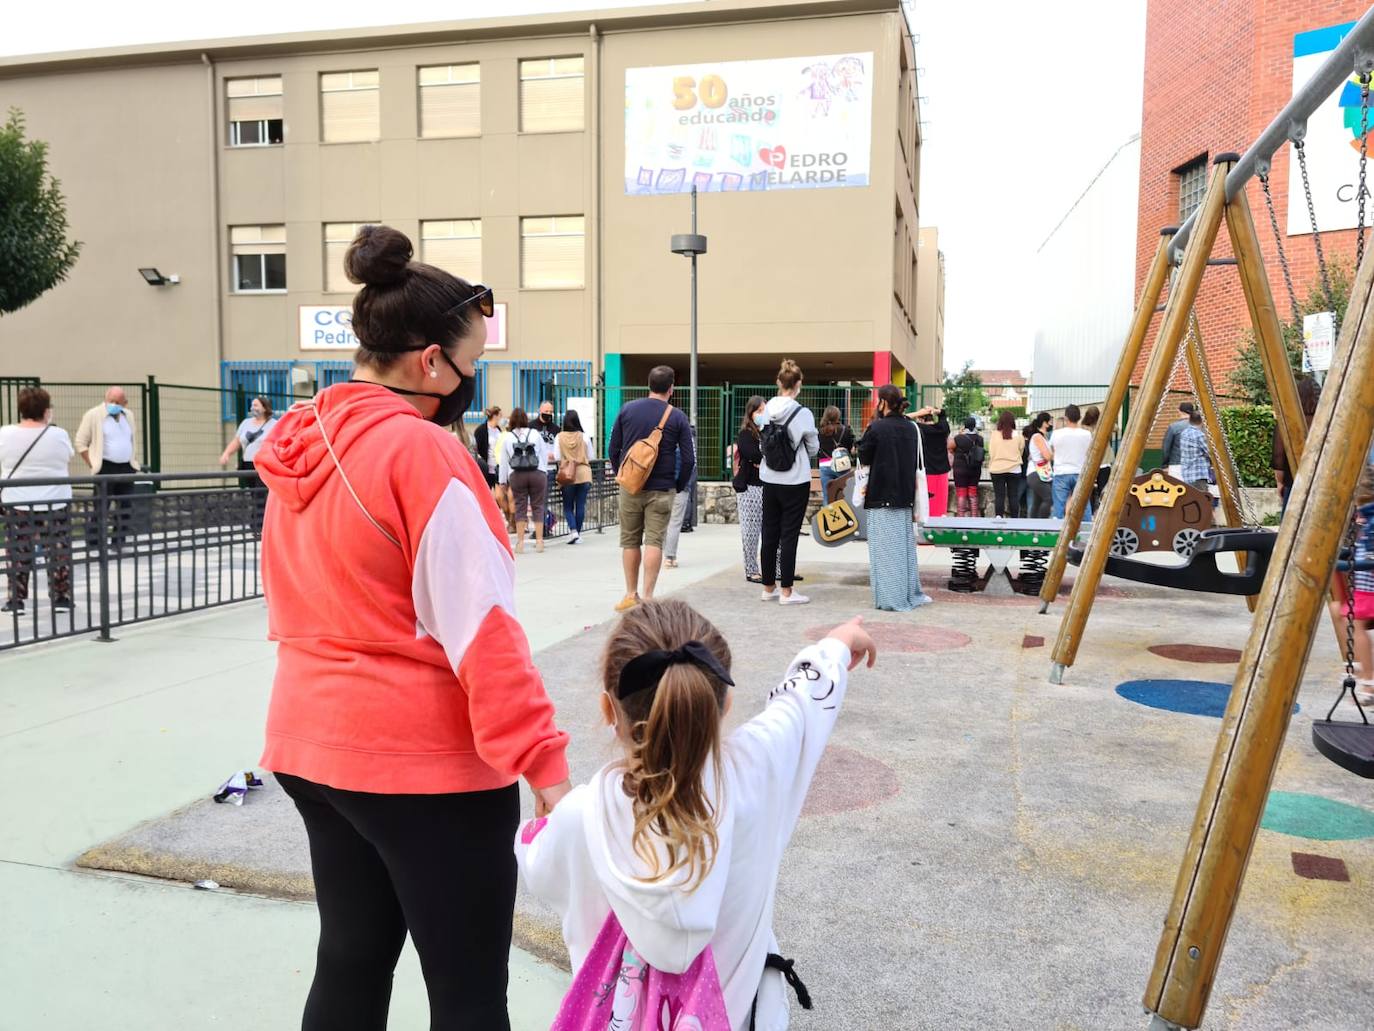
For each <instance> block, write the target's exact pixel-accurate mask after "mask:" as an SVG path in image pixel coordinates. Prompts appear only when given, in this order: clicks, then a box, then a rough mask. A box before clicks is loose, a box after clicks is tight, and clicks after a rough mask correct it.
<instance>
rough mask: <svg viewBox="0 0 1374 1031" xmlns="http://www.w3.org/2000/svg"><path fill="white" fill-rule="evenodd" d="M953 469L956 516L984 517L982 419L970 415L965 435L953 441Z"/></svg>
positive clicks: (956, 437)
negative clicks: (980, 491)
mask: <svg viewBox="0 0 1374 1031" xmlns="http://www.w3.org/2000/svg"><path fill="white" fill-rule="evenodd" d="M949 453H950V466H951V467H952V468H953V470H954V499H955V501H954V504H955V514H956V515H961V516H979V515H982V514H983V513H982V511H981V506H980V505H979V504H978V481H979V480H981V479H982V478H983V459H984V458H986V457H987V453H986V451H985V449H984V447H983V435H982V434H981V433H979V432H978V420H977V419H975V418H974V417H973V416H971V415H970V416H969V417H968V418H966V419H965V420H964V432H963V433H960V434H958V435H956V436H955V437H953V438H952V439H951V440H950V442H949Z"/></svg>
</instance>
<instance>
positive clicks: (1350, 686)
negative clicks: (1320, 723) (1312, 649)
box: [1326, 512, 1369, 726]
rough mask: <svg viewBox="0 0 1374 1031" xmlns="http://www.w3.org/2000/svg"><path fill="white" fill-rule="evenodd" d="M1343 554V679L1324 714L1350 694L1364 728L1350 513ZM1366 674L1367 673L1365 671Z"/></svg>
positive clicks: (1334, 709)
mask: <svg viewBox="0 0 1374 1031" xmlns="http://www.w3.org/2000/svg"><path fill="white" fill-rule="evenodd" d="M1345 554H1346V555H1347V556H1349V559H1350V563H1349V568H1348V569H1347V570H1346V571H1345V572H1344V573H1343V574H1340V576H1341V583H1342V584H1343V585H1344V587H1345V606H1344V608H1345V679H1344V680H1343V681H1342V682H1341V696H1340V698H1337V699H1336V705H1333V706H1331V711H1330V712H1328V713H1327V714H1326V718H1327V719H1328V720H1330V719H1331V717H1332V716H1333V715H1334V714H1335V712H1336V706H1337V705H1340V704H1341V701H1342V700H1343V699H1344V698H1345V693H1346V692H1347V691H1349V692H1350V700H1351V701H1352V702H1354V703H1355V708H1356V709H1358V710H1359V712H1360V719H1361V720H1362V721H1363V722H1364V724H1365V725H1366V726H1368V725H1369V717H1368V716H1366V715H1365V712H1364V706H1363V705H1361V704H1360V696H1359V695H1358V694H1357V693H1356V691H1355V686H1356V684H1355V516H1354V513H1353V512H1352V513H1351V516H1350V520H1349V525H1348V526H1347V527H1346V531H1345ZM1366 672H1368V671H1367V670H1366Z"/></svg>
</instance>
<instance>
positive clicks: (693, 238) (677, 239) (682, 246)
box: [668, 186, 706, 435]
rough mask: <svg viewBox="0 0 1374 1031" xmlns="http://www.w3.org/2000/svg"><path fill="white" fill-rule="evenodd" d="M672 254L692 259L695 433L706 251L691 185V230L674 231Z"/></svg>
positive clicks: (670, 246) (692, 419) (691, 393)
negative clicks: (701, 268)
mask: <svg viewBox="0 0 1374 1031" xmlns="http://www.w3.org/2000/svg"><path fill="white" fill-rule="evenodd" d="M668 246H669V248H670V249H671V250H672V252H673V253H674V254H682V255H685V256H687V257H689V258H691V259H692V359H691V379H690V387H689V391H690V395H691V407H690V411H689V413H688V418H689V419H690V420H691V423H692V432H693V434H694V435H695V433H696V428H697V255H698V254H705V253H706V237H705V236H703V235H702V234H700V233H698V232H697V188H696V187H695V186H693V187H692V231H691V232H690V233H675V234H673V238H672V239H671V240H670V241H669V242H668Z"/></svg>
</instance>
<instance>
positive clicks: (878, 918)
mask: <svg viewBox="0 0 1374 1031" xmlns="http://www.w3.org/2000/svg"><path fill="white" fill-rule="evenodd" d="M927 554H929V552H928V551H927V550H926V549H922V557H923V561H924V560H925V556H926V555H927ZM924 575H925V580H926V586H927V589H928V590H929V591H930V592H931V593H932V595H933V596H934V597H935V601H936V603H935V604H934V605H930V606H926V607H924V608H921V609H918V610H916V611H915V612H911V613H877V612H873V611H872V610H871V609H870V607H869V606H870V604H871V599H870V595H869V590H868V586H867V577H866V571H865V570H864V569H863V568H862V567H859V566H848V565H840V564H838V563H836V564H827V565H824V566H820V567H818V568H815V567H813V568H808V570H807V582H806V584H805V585H804V587H805V589H806V592H807V593H808V594H809V595H810V596H811V598H812V599H813V602H812V604H810V605H806V606H798V607H793V608H783V609H780V608H778V607H777V606H775V605H773V606H769V605H765V604H763V603H761V602H759V601H758V595H757V589H756V588H754V587H752V586H749V585H746V584H744V583H743V582H742V580H741V578H740V576H739V574H738V573H736V572H730V573H722V574H720V575H718V576H715V577H712V578H709V579H706V580H703V581H701V582H699V583H697V584H695V585H693V586H691V587H690V588H687V589H685V590H684V591H682V592H681V593H680V594H678V596H679V597H682V598H685V599H686V600H688V601H690V602H691V603H692V604H694V605H696V606H697V607H698V608H700V609H701V610H702V611H703V612H704V613H705V614H706V615H707V616H709V617H710V618H711V619H712V620H714V621H715V622H716V623H717V625H718V626H719V627H720V628H721V629H722V631H723V632H724V633H725V636H726V637H727V639H728V640H729V641H730V643H731V645H732V648H733V650H734V678H735V681H736V683H737V685H738V687H737V688H736V697H735V707H734V714H733V715H732V723H734V722H737V721H738V720H742V719H745V718H747V717H748V716H750V715H752V714H753V713H755V712H757V711H758V710H759V708H760V707H761V706H762V705H763V703H764V699H765V698H766V696H767V693H768V690H769V688H770V687H771V686H773V684H774V682H775V681H776V680H777V678H778V677H779V675H780V674H781V672H782V670H783V669H784V668H785V666H786V663H787V662H788V660H789V659H790V658H791V657H792V655H793V654H794V653H795V652H796V651H797V650H798V649H799V648H801V647H803V646H804V645H805V644H806V643H807V642H808V641H810V640H813V639H815V638H816V637H817V636H818V635H819V634H820V633H823V631H824V629H825V628H826V627H827V626H831V625H833V624H835V623H838V622H841V621H843V620H844V619H847V618H849V617H850V616H852V615H854V614H855V613H863V614H864V615H865V618H866V620H868V621H869V622H870V623H871V624H872V625H873V626H874V629H875V637H877V639H878V640H879V643H880V646H885V647H884V650H883V652H882V654H881V656H880V658H879V662H878V666H877V668H876V669H873V670H864V669H861V670H858V671H855V673H854V674H853V675H852V679H851V682H850V688H849V694H848V697H847V700H846V703H845V709H844V712H843V713H842V714H841V717H840V722H839V726H838V729H837V731H836V733H835V736H834V738H833V740H832V744H831V747H830V749H829V751H828V752H827V755H826V758H825V760H824V762H823V763H822V766H821V769H820V771H819V773H818V776H817V778H816V782H815V785H814V787H813V790H812V792H811V795H810V797H809V799H808V802H807V806H806V809H805V811H804V813H803V817H802V820H801V823H800V826H799V827H798V829H797V832H796V835H795V837H794V839H793V842H792V845H791V848H790V849H789V850H788V852H787V855H786V857H785V859H784V865H783V869H782V872H781V879H780V886H779V891H778V906H777V914H776V922H775V926H776V930H777V934H778V938H779V941H780V943H781V947H782V952H783V953H784V954H785V955H787V956H789V957H792V958H794V959H795V960H796V965H797V971H798V972H799V974H800V975H801V977H802V978H803V980H805V981H806V983H807V985H808V987H809V988H810V990H811V994H812V996H813V998H814V1000H815V1009H814V1010H813V1011H811V1012H809V1013H808V1012H803V1011H801V1010H799V1009H796V1008H795V1007H794V1010H793V1020H792V1026H793V1027H794V1028H798V1029H802V1031H872V1029H878V1028H893V1029H927V1028H929V1029H937V1028H938V1029H948V1028H959V1029H962V1028H969V1029H972V1028H979V1029H989V1028H999V1029H1000V1028H1007V1029H1012V1028H1017V1029H1020V1028H1028V1027H1041V1028H1054V1029H1083V1031H1089V1029H1092V1031H1097V1029H1104V1028H1105V1029H1117V1028H1141V1029H1143V1028H1144V1027H1145V1026H1146V1023H1147V1021H1146V1019H1145V1017H1144V1016H1143V1013H1142V1009H1141V1005H1140V997H1141V994H1142V991H1143V988H1144V985H1145V981H1146V978H1147V976H1148V974H1149V970H1150V967H1151V964H1152V962H1153V957H1154V951H1155V946H1156V943H1157V940H1158V934H1159V930H1160V927H1161V924H1162V921H1163V917H1164V914H1165V910H1166V909H1167V907H1168V904H1169V901H1170V898H1171V894H1172V889H1173V882H1174V878H1175V876H1176V873H1177V869H1178V862H1179V859H1180V856H1181V855H1182V852H1183V847H1184V843H1185V840H1186V837H1187V833H1188V829H1189V826H1190V824H1191V821H1192V819H1193V815H1194V810H1195V808H1196V805H1197V800H1198V792H1199V790H1200V789H1201V787H1202V783H1203V779H1204V776H1205V773H1206V769H1207V764H1208V762H1209V760H1210V757H1211V753H1212V749H1213V746H1214V744H1215V741H1216V734H1217V731H1218V729H1219V726H1220V724H1219V722H1218V721H1217V720H1216V719H1208V718H1200V717H1199V716H1198V715H1193V714H1190V713H1188V712H1180V711H1171V710H1170V709H1169V708H1155V707H1151V706H1149V705H1143V704H1138V703H1137V702H1136V701H1133V700H1131V699H1129V698H1126V697H1123V696H1122V695H1120V694H1118V693H1117V690H1116V688H1117V687H1118V686H1119V685H1122V684H1124V683H1126V682H1128V681H1142V680H1150V681H1193V680H1195V678H1198V677H1200V676H1201V677H1203V678H1205V680H1206V681H1208V682H1218V683H1222V684H1227V683H1229V681H1230V678H1231V675H1232V673H1233V670H1234V667H1232V666H1228V665H1224V664H1211V665H1208V666H1206V667H1199V666H1198V665H1197V664H1196V663H1194V662H1188V661H1183V660H1180V659H1174V658H1169V657H1166V656H1164V655H1159V654H1154V653H1152V652H1151V651H1150V649H1151V647H1152V646H1156V645H1161V644H1171V643H1178V642H1187V643H1188V644H1190V645H1197V646H1202V647H1204V648H1239V647H1241V646H1242V644H1243V643H1244V639H1245V636H1246V634H1247V632H1248V628H1249V623H1250V617H1249V615H1248V613H1247V612H1246V609H1245V606H1244V603H1243V602H1242V600H1241V599H1238V598H1216V597H1211V596H1205V595H1185V594H1179V593H1173V592H1165V591H1161V590H1155V589H1150V588H1141V587H1138V586H1136V585H1124V584H1122V583H1121V582H1120V581H1114V582H1112V584H1111V586H1112V590H1111V592H1109V594H1107V596H1104V597H1102V598H1100V599H1099V601H1098V603H1097V604H1096V605H1095V607H1094V609H1093V612H1092V617H1091V619H1090V620H1089V623H1088V627H1087V633H1086V637H1085V639H1084V643H1083V646H1082V648H1081V650H1080V653H1079V658H1078V662H1077V664H1076V665H1075V666H1074V667H1073V668H1071V669H1070V670H1069V672H1068V675H1067V678H1066V683H1065V684H1064V686H1060V687H1056V686H1053V685H1051V684H1049V683H1048V681H1047V674H1048V671H1049V665H1050V650H1051V646H1052V645H1053V642H1054V637H1055V634H1056V631H1057V629H1058V624H1059V618H1058V617H1059V614H1060V612H1061V610H1062V606H1061V605H1057V606H1055V608H1054V609H1053V610H1052V612H1051V614H1049V615H1046V616H1042V615H1039V614H1038V613H1037V611H1036V602H1035V600H1034V599H1029V598H1024V599H1023V598H1014V599H981V598H979V597H978V596H976V595H974V596H968V595H964V596H958V595H951V594H950V593H949V592H947V591H944V590H940V589H938V588H939V586H940V585H941V584H942V581H943V577H942V575H941V574H940V573H939V572H938V571H934V570H927V571H925V574H924ZM986 602H992V603H991V604H987V603H986ZM610 626H611V624H610V623H609V622H607V623H602V624H599V625H597V626H593V627H590V628H588V629H587V630H585V631H583V632H581V633H577V634H575V635H573V636H572V637H570V638H568V639H566V640H564V641H561V642H559V643H557V644H554V645H552V646H550V647H548V648H545V649H544V650H542V651H541V652H539V653H538V655H537V656H536V658H537V661H538V663H539V665H540V667H541V669H542V670H543V671H544V675H545V677H546V679H547V684H548V688H549V691H550V693H551V694H552V696H553V697H554V700H555V701H556V703H557V705H558V710H559V721H560V723H561V725H563V726H564V727H565V728H566V729H567V730H568V731H569V732H570V733H571V734H572V739H573V745H572V753H571V758H572V765H573V776H574V779H575V780H578V779H585V778H586V777H587V776H588V775H589V774H590V773H591V772H592V771H593V770H595V769H596V768H597V767H598V766H599V765H600V764H601V763H603V762H605V761H606V760H607V759H608V758H609V757H610V755H611V750H610V749H611V743H610V741H609V739H608V738H607V736H606V734H605V733H604V731H603V730H602V729H601V728H600V727H599V726H598V724H597V719H596V705H595V696H596V692H597V691H598V690H599V685H598V684H597V682H596V673H595V670H596V661H597V657H598V654H599V651H600V648H601V646H602V643H603V642H604V640H605V636H606V634H607V632H608V630H609V628H610ZM1034 637H1043V638H1045V644H1044V645H1043V646H1035V645H1033V644H1029V643H1027V642H1028V639H1030V638H1034ZM1297 658H1298V657H1297V656H1295V661H1296V659H1297ZM1337 674H1338V663H1337V660H1336V653H1335V646H1334V640H1333V637H1332V634H1331V632H1330V630H1329V629H1328V628H1327V627H1326V626H1325V625H1323V626H1322V627H1320V628H1319V631H1318V636H1317V639H1316V642H1315V644H1314V647H1313V650H1312V657H1311V660H1310V663H1309V669H1308V678H1307V680H1306V682H1305V683H1304V686H1303V689H1302V692H1301V694H1300V702H1301V710H1300V711H1299V712H1297V713H1296V714H1295V715H1294V716H1293V719H1292V724H1291V727H1290V729H1289V733H1288V740H1287V745H1286V748H1285V751H1284V754H1283V758H1282V761H1281V764H1280V767H1279V770H1278V773H1277V776H1276V778H1275V783H1274V789H1275V792H1276V794H1275V796H1274V802H1273V803H1272V804H1271V806H1270V808H1269V811H1268V813H1267V814H1266V818H1265V824H1264V829H1262V830H1261V831H1260V833H1259V836H1258V840H1257V842H1256V845H1255V850H1254V856H1253V860H1252V863H1251V866H1250V872H1249V875H1248V877H1247V880H1246V884H1245V888H1244V892H1243V894H1242V899H1241V904H1240V908H1239V911H1238V913H1237V915H1236V918H1235V921H1234V923H1233V925H1232V928H1231V933H1230V938H1229V941H1228V944H1227V949H1226V954H1225V956H1224V958H1223V961H1222V964H1221V968H1220V971H1219V975H1218V980H1217V984H1216V986H1215V989H1214V991H1213V995H1212V1000H1211V1005H1210V1007H1209V1010H1208V1014H1207V1019H1206V1021H1205V1023H1204V1027H1206V1028H1226V1029H1232V1031H1242V1029H1243V1031H1269V1029H1273V1031H1278V1029H1285V1031H1287V1029H1308V1031H1318V1029H1322V1031H1335V1029H1346V1028H1355V1027H1361V1026H1368V1018H1367V1014H1368V1012H1369V1009H1370V1005H1371V1002H1374V967H1371V965H1370V964H1369V963H1368V962H1366V961H1365V957H1366V956H1367V954H1368V952H1367V942H1368V935H1369V931H1368V927H1369V914H1370V913H1371V912H1374V812H1371V807H1374V797H1371V796H1370V794H1369V791H1368V787H1367V785H1366V783H1365V782H1363V781H1360V780H1358V779H1356V778H1354V777H1352V776H1350V775H1349V774H1346V773H1344V772H1343V771H1341V770H1339V769H1337V768H1336V767H1334V766H1332V765H1330V764H1328V763H1327V762H1326V761H1325V760H1323V759H1322V758H1321V757H1320V756H1318V755H1317V754H1316V753H1315V751H1314V750H1313V748H1312V746H1311V743H1310V738H1309V735H1310V724H1311V715H1312V714H1313V713H1316V714H1318V715H1325V712H1326V709H1327V707H1328V706H1329V705H1330V701H1331V699H1332V698H1334V697H1335V695H1336V693H1337V691H1338V690H1339V679H1338V676H1337ZM1353 712H1354V711H1353V707H1352V708H1351V710H1350V714H1349V715H1353ZM274 792H275V788H274V786H273V785H271V784H270V783H269V785H268V786H267V787H266V788H264V789H263V790H262V791H261V792H255V793H253V794H252V795H250V797H249V799H248V801H247V803H246V804H245V805H244V807H243V808H242V809H235V808H232V807H229V806H216V805H214V804H213V803H210V802H208V801H205V802H201V803H197V804H195V805H192V806H190V807H188V808H186V809H183V810H179V811H178V812H177V813H174V814H172V815H171V816H169V817H168V818H166V819H164V820H159V821H154V822H153V823H150V824H145V825H143V826H142V827H140V828H137V829H135V830H134V831H133V832H131V833H130V834H128V835H126V836H124V837H123V838H121V839H118V840H116V841H114V842H111V843H108V844H106V845H103V846H99V847H98V848H96V849H93V850H92V851H91V852H89V853H87V855H86V856H84V857H83V859H82V862H83V863H85V864H88V865H92V866H97V867H101V868H113V869H134V870H137V872H142V873H153V874H156V875H158V876H165V877H173V878H178V879H194V877H199V876H214V877H215V879H216V880H219V881H220V882H221V883H223V884H225V885H226V886H229V885H236V886H240V887H245V888H248V889H250V890H256V891H264V892H272V891H276V892H288V893H300V892H304V891H308V890H309V880H308V864H307V861H306V856H305V851H304V835H303V833H302V832H301V831H300V828H299V821H298V819H297V817H296V816H295V813H294V812H293V811H292V810H291V808H290V806H289V804H286V803H285V801H284V799H282V798H281V797H280V795H279V794H277V795H276V796H275V797H274ZM525 804H526V807H527V808H528V806H529V800H528V798H527V799H526V803H525ZM140 864H141V865H140ZM1341 870H1344V871H1346V872H1347V875H1348V878H1349V879H1348V880H1344V881H1343V880H1340V879H1339V873H1340V872H1341ZM210 871H217V872H218V874H219V876H216V873H214V872H210ZM226 872H227V874H228V879H226V877H225V876H224V874H226ZM1333 878H1334V879H1333ZM518 908H519V922H518V925H519V929H520V936H521V943H522V944H524V945H525V946H526V947H536V946H537V947H538V948H537V951H539V952H540V954H542V955H545V956H549V957H556V956H557V954H558V953H559V951H560V948H561V943H560V942H559V937H558V933H557V927H556V925H555V924H554V923H553V921H552V919H551V915H550V914H549V913H547V912H546V911H543V910H542V909H541V908H540V907H539V906H537V905H535V904H534V903H532V902H531V900H529V899H528V898H526V897H524V896H523V894H522V897H521V899H520V902H519V907H518ZM551 1016H552V1014H550V1017H551Z"/></svg>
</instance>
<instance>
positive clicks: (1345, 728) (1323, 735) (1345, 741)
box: [1312, 720, 1374, 780]
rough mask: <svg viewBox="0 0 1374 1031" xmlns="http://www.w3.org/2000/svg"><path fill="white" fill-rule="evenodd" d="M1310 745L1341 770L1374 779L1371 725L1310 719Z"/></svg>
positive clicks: (1373, 727)
mask: <svg viewBox="0 0 1374 1031" xmlns="http://www.w3.org/2000/svg"><path fill="white" fill-rule="evenodd" d="M1312 744H1313V745H1315V746H1316V749H1317V751H1318V752H1321V754H1322V755H1324V756H1326V757H1327V758H1328V759H1330V760H1331V761H1332V762H1333V763H1335V764H1336V765H1337V766H1339V767H1340V768H1341V769H1343V770H1347V771H1349V772H1350V773H1353V774H1355V776H1357V777H1363V778H1365V779H1366V780H1374V724H1370V723H1347V722H1344V721H1340V722H1338V721H1334V720H1313V721H1312Z"/></svg>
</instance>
